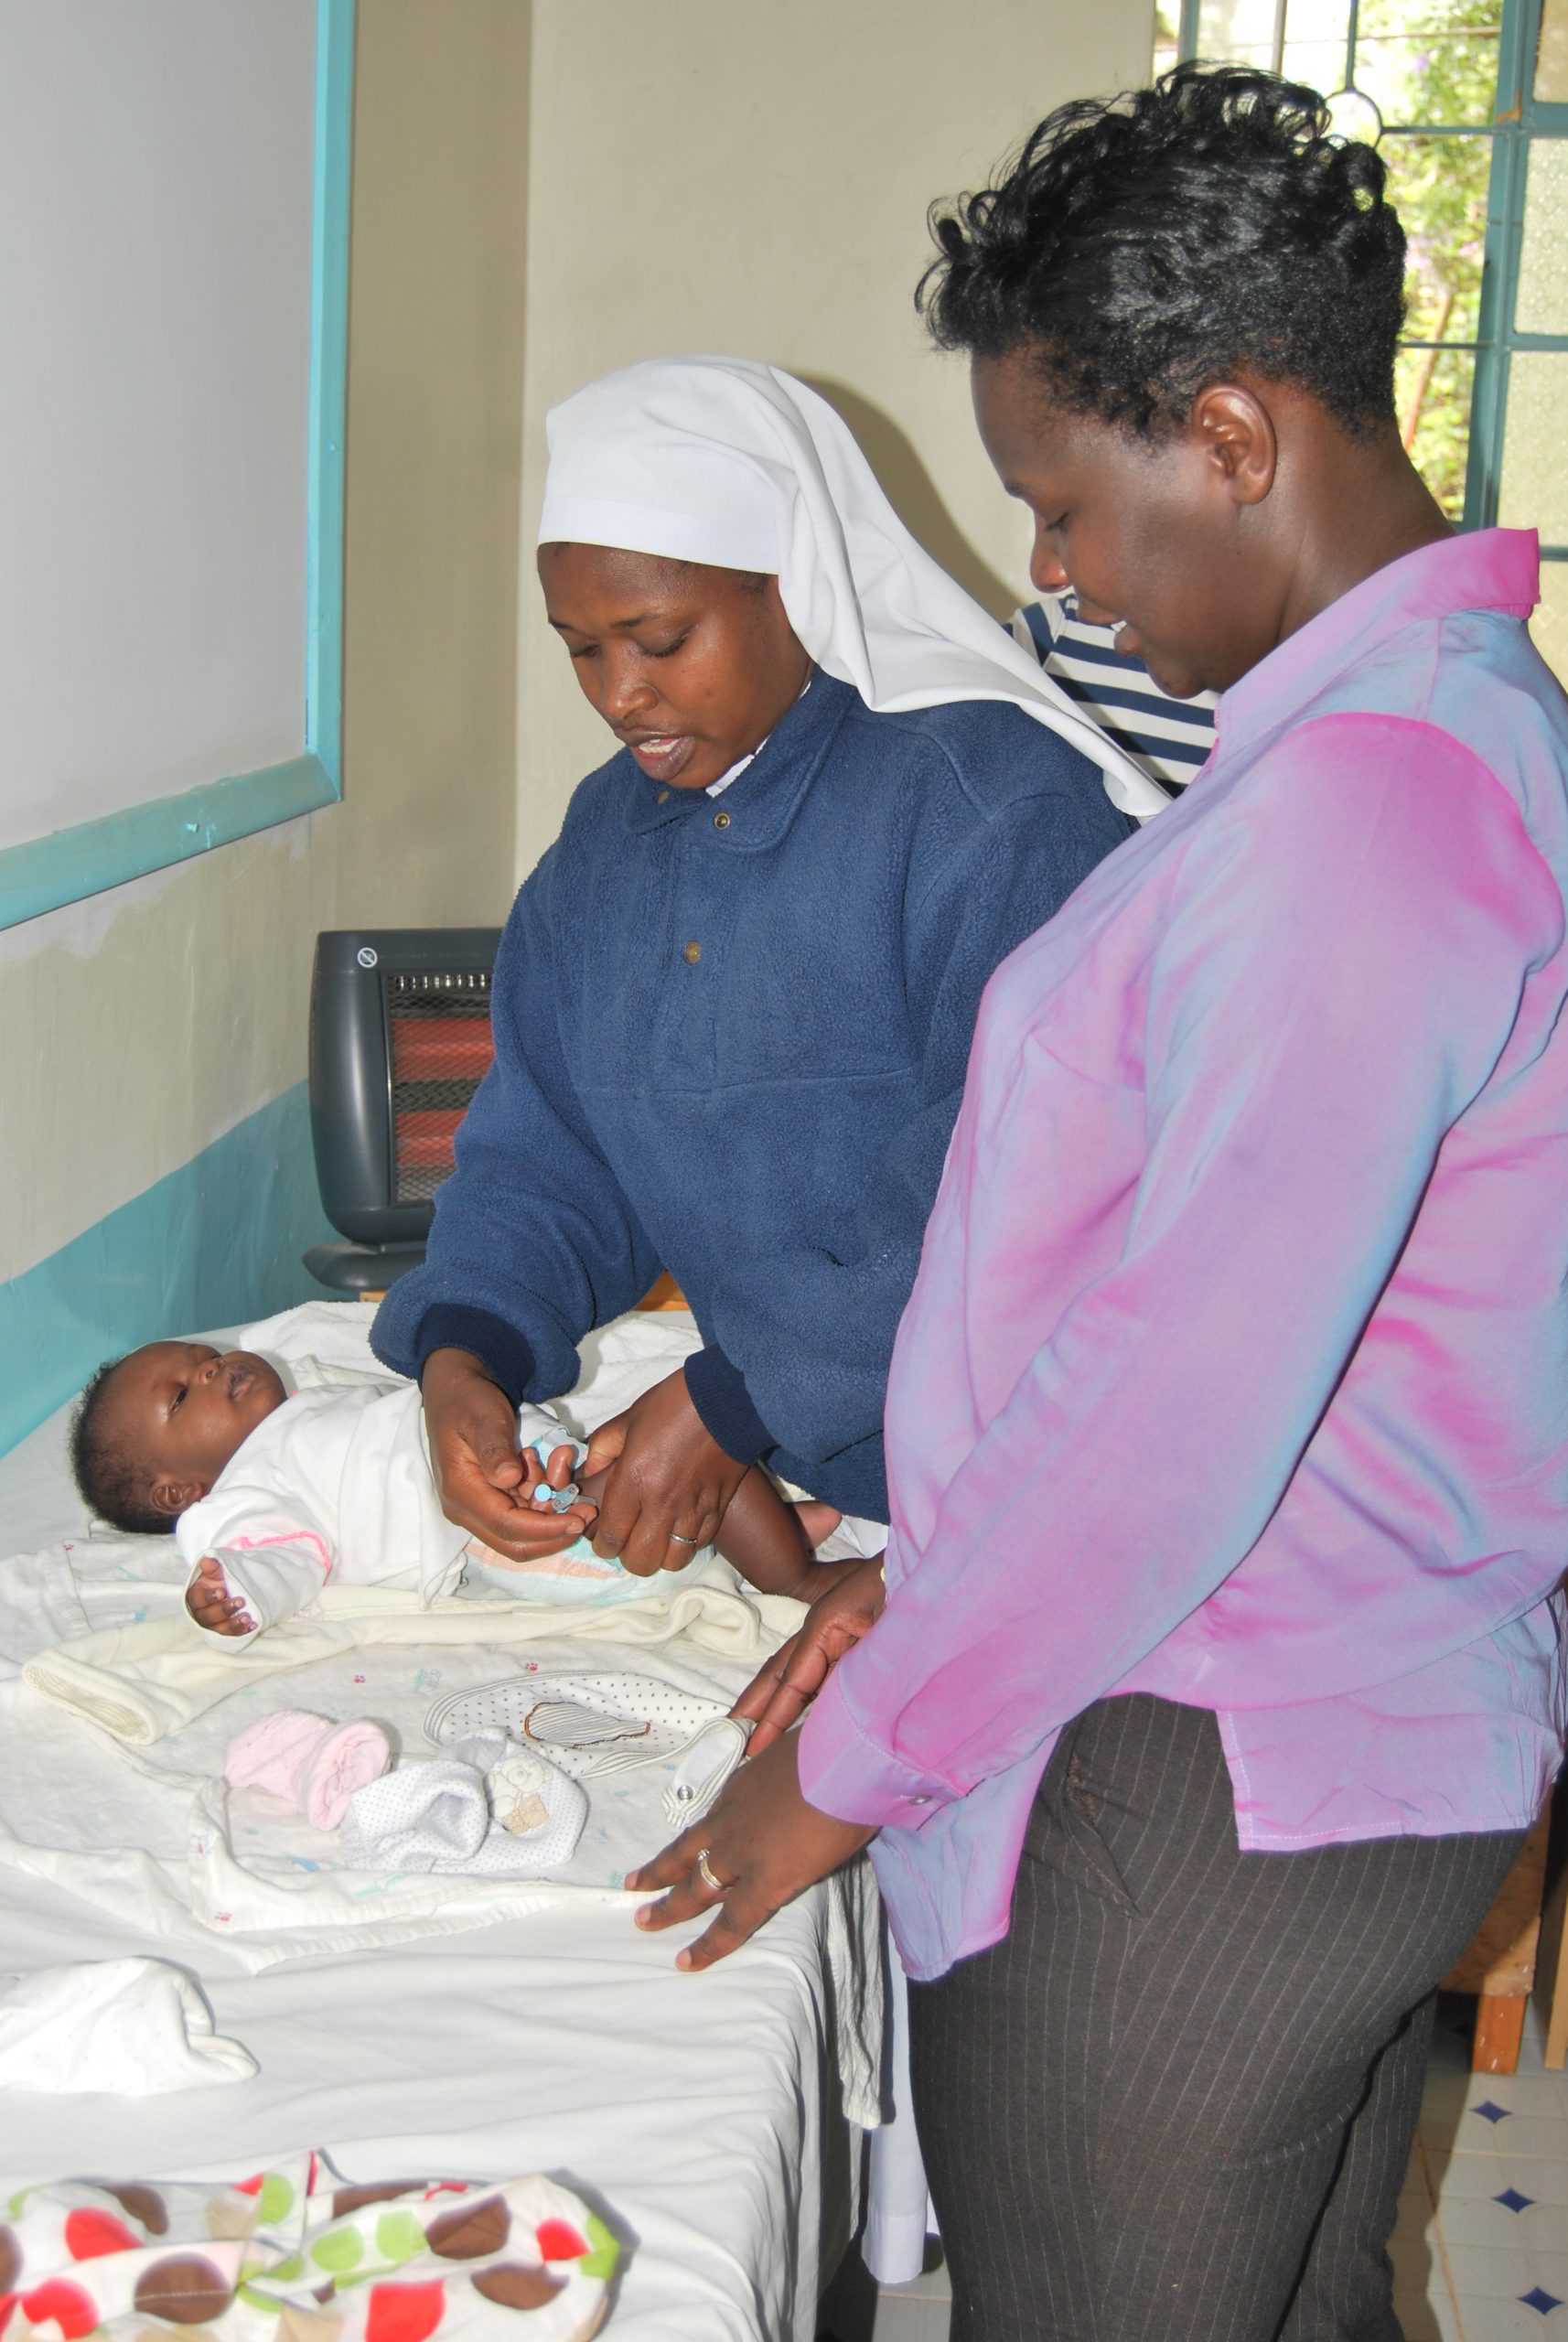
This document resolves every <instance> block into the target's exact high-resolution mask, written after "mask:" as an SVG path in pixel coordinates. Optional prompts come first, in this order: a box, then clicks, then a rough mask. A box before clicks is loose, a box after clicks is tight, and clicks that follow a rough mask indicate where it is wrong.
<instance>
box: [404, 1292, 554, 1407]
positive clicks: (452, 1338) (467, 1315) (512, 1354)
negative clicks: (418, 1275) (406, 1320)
mask: <svg viewBox="0 0 1568 2342" xmlns="http://www.w3.org/2000/svg"><path fill="white" fill-rule="evenodd" d="M432 1350H469V1351H471V1352H472V1353H473V1355H474V1357H475V1358H477V1359H478V1361H479V1364H480V1365H481V1366H482V1367H483V1368H484V1370H485V1372H486V1373H487V1374H488V1375H489V1378H490V1380H491V1381H492V1382H493V1383H494V1384H495V1386H496V1388H497V1390H498V1391H505V1393H506V1395H507V1397H508V1398H509V1399H510V1401H511V1403H512V1405H513V1406H514V1407H516V1406H519V1405H521V1402H522V1394H523V1392H524V1391H526V1390H527V1388H528V1385H529V1382H530V1380H531V1379H532V1374H533V1352H532V1348H530V1347H529V1344H528V1343H527V1342H526V1341H525V1340H524V1338H523V1337H522V1336H521V1334H520V1333H519V1332H518V1330H517V1328H516V1327H515V1326H509V1325H508V1324H507V1322H506V1320H505V1318H504V1317H492V1316H490V1313H489V1310H488V1309H470V1308H467V1306H465V1305H464V1304H463V1303H461V1302H457V1301H437V1302H435V1303H434V1304H433V1305H432V1306H431V1307H430V1308H428V1309H427V1310H426V1311H425V1313H424V1316H423V1317H422V1318H421V1319H420V1321H419V1331H418V1333H417V1335H416V1336H415V1338H414V1345H413V1354H414V1359H415V1373H416V1378H417V1376H418V1375H422V1374H423V1373H424V1369H425V1364H426V1361H427V1360H428V1359H429V1357H430V1354H431V1352H432Z"/></svg>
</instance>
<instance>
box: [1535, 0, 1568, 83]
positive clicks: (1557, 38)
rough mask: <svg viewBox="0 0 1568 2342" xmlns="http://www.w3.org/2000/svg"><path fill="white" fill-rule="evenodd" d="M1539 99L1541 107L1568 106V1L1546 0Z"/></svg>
mask: <svg viewBox="0 0 1568 2342" xmlns="http://www.w3.org/2000/svg"><path fill="white" fill-rule="evenodd" d="M1535 99H1536V103H1537V104H1538V105H1543V106H1562V105H1568V0H1542V5H1541V40H1540V43H1539V45H1538V46H1537V48H1536V52H1535Z"/></svg>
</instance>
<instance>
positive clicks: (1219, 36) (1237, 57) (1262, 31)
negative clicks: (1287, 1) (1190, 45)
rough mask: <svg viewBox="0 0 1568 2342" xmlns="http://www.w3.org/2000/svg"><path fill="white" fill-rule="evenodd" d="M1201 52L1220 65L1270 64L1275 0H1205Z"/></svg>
mask: <svg viewBox="0 0 1568 2342" xmlns="http://www.w3.org/2000/svg"><path fill="white" fill-rule="evenodd" d="M1197 53H1198V55H1199V57H1203V58H1208V59H1209V60H1210V61H1211V62H1212V63H1214V64H1217V65H1219V64H1224V65H1262V66H1264V67H1267V66H1268V65H1269V64H1270V63H1271V61H1272V60H1273V53H1274V0H1202V5H1201V6H1200V7H1199V9H1198V12H1197Z"/></svg>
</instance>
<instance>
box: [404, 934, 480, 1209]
mask: <svg viewBox="0 0 1568 2342" xmlns="http://www.w3.org/2000/svg"><path fill="white" fill-rule="evenodd" d="M381 998H382V1001H383V1004H384V1006H385V1010H386V1020H387V1059H388V1065H389V1067H390V1070H391V1075H392V1201H393V1202H394V1203H399V1204H412V1203H427V1202H428V1201H429V1199H430V1198H431V1197H432V1196H434V1194H435V1190H436V1188H437V1187H439V1186H440V1185H441V1182H442V1180H443V1179H445V1178H446V1176H447V1175H448V1174H449V1172H450V1171H451V1168H452V1143H453V1141H454V1139H455V1138H456V1135H457V1125H458V1123H460V1122H461V1121H462V1119H463V1116H464V1115H465V1114H466V1113H467V1110H468V1101H469V1100H470V1099H471V1098H472V1096H473V1094H474V1092H475V1090H477V1089H478V1086H479V1084H480V1082H481V1081H482V1080H483V1079H484V1077H485V1073H486V1071H487V1069H488V1068H489V1062H490V1058H491V1056H492V1054H493V1050H492V1045H491V1041H490V979H489V973H488V972H486V971H485V970H482V969H471V968H469V969H464V970H463V971H462V972H460V973H446V972H438V971H436V970H434V969H422V970H421V971H420V972H418V973H417V974H414V975H407V974H403V975H394V974H390V973H389V974H387V975H385V976H383V978H382V980H381Z"/></svg>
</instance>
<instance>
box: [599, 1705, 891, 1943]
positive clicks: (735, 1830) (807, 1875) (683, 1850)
mask: <svg viewBox="0 0 1568 2342" xmlns="http://www.w3.org/2000/svg"><path fill="white" fill-rule="evenodd" d="M796 1745H797V1744H796V1740H795V1737H794V1735H792V1734H791V1735H789V1736H788V1737H786V1738H784V1739H781V1740H779V1741H777V1742H776V1743H775V1745H774V1746H772V1747H771V1748H769V1749H768V1751H767V1753H766V1755H764V1756H757V1757H748V1758H747V1760H746V1763H745V1764H744V1765H742V1766H741V1767H739V1769H738V1770H737V1771H736V1772H734V1773H732V1774H731V1775H730V1778H729V1779H728V1780H727V1781H726V1782H725V1786H724V1788H723V1789H722V1790H721V1791H720V1794H719V1799H718V1802H717V1804H716V1805H715V1806H714V1809H713V1810H712V1812H711V1813H709V1814H708V1815H706V1817H705V1818H704V1819H703V1821H698V1822H694V1823H693V1826H692V1828H691V1829H690V1830H687V1831H683V1832H682V1834H681V1836H680V1837H679V1838H677V1839H675V1840H674V1841H673V1842H672V1843H671V1844H670V1845H668V1846H666V1847H665V1849H664V1852H663V1853H661V1854H660V1855H659V1856H658V1857H657V1858H656V1859H655V1860H654V1861H653V1862H650V1863H645V1864H643V1866H642V1868H641V1869H640V1870H637V1871H633V1872H632V1873H631V1875H629V1877H628V1880H627V1885H628V1886H629V1887H631V1888H632V1889H633V1891H634V1892H636V1893H639V1894H640V1893H643V1892H645V1891H647V1890H650V1889H659V1888H664V1887H667V1888H668V1889H669V1892H668V1894H666V1895H665V1896H664V1898H663V1900H662V1902H659V1903H649V1904H645V1905H644V1907H643V1908H642V1909H641V1910H640V1911H639V1913H638V1915H637V1924H638V1926H639V1928H650V1929H653V1930H657V1929H659V1928H672V1927H675V1926H677V1925H679V1923H680V1922H681V1921H682V1919H695V1918H702V1917H703V1914H704V1913H708V1912H711V1913H712V1914H713V1924H712V1926H711V1927H710V1928H708V1930H707V1932H706V1934H705V1935H702V1936H699V1937H698V1939H697V1940H696V1942H695V1943H693V1944H688V1945H687V1946H686V1947H685V1949H684V1950H682V1951H679V1952H677V1954H676V1956H675V1965H676V1967H677V1968H711V1967H712V1966H713V1964H714V1961H715V1960H723V1959H724V1957H725V1953H726V1952H731V1951H734V1950H736V1948H737V1947H738V1946H739V1945H741V1944H743V1943H745V1941H746V1938H747V1937H748V1936H752V1935H755V1934H756V1932H757V1928H759V1927H761V1926H762V1924H763V1922H764V1920H766V1919H770V1918H772V1917H773V1914H774V1912H775V1911H779V1910H781V1909H782V1908H783V1907H784V1905H785V1904H786V1903H790V1902H793V1900H794V1898H795V1896H797V1895H802V1894H804V1892H805V1890H806V1888H807V1887H808V1886H813V1885H815V1884H816V1882H817V1880H818V1879H819V1878H826V1877H827V1876H828V1875H829V1874H830V1873H831V1872H832V1871H835V1870H838V1869H840V1868H841V1867H842V1865H843V1864H845V1863H847V1862H848V1861H849V1860H850V1858H851V1856H852V1855H854V1854H858V1853H859V1852H860V1850H861V1848H862V1847H863V1846H865V1845H867V1844H869V1842H870V1841H871V1840H872V1839H873V1838H875V1835H876V1832H875V1830H874V1829H871V1828H869V1827H868V1826H866V1825H865V1823H862V1822H859V1821H837V1820H835V1818H834V1817H833V1815H832V1814H831V1813H821V1812H819V1811H818V1810H817V1808H816V1807H815V1806H814V1805H808V1803H807V1802H806V1799H805V1798H804V1797H803V1796H802V1795H801V1793H800V1775H799V1773H798V1771H797V1770H796ZM715 1881H717V1882H718V1884H717V1885H715V1884H714V1882H715Z"/></svg>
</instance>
